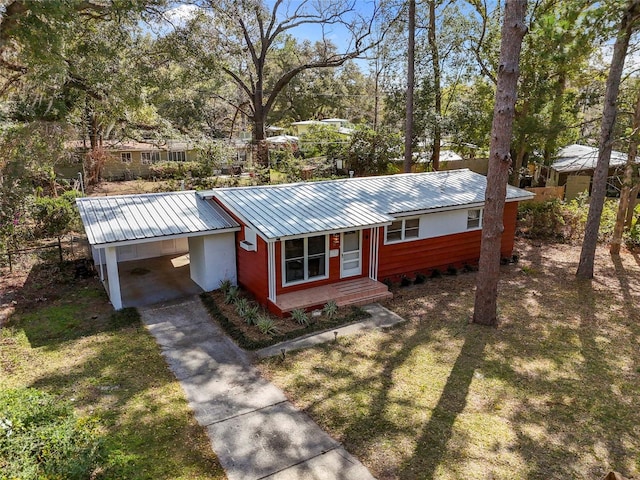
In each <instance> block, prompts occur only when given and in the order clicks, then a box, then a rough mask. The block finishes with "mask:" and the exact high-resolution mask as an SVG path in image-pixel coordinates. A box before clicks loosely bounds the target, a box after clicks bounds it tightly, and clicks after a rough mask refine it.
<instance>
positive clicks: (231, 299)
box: [224, 286, 240, 305]
mask: <svg viewBox="0 0 640 480" xmlns="http://www.w3.org/2000/svg"><path fill="white" fill-rule="evenodd" d="M238 295H240V289H239V288H238V287H236V286H231V287H229V289H228V290H227V291H226V292H225V294H224V303H226V304H227V305H229V304H231V303H235V301H236V298H238Z"/></svg>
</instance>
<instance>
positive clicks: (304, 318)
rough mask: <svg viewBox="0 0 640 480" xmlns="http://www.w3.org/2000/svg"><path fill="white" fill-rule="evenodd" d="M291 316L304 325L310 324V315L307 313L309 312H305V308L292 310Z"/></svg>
mask: <svg viewBox="0 0 640 480" xmlns="http://www.w3.org/2000/svg"><path fill="white" fill-rule="evenodd" d="M291 317H292V318H293V319H294V320H295V321H296V322H297V323H298V324H299V325H304V326H305V327H306V326H308V325H309V316H308V315H307V312H305V311H304V310H301V309H299V308H296V309H295V310H292V311H291Z"/></svg>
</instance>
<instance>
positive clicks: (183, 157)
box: [169, 150, 187, 162]
mask: <svg viewBox="0 0 640 480" xmlns="http://www.w3.org/2000/svg"><path fill="white" fill-rule="evenodd" d="M169 161H170V162H186V161H187V152H185V151H184V150H175V151H171V152H169Z"/></svg>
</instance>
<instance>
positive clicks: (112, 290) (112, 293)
mask: <svg viewBox="0 0 640 480" xmlns="http://www.w3.org/2000/svg"><path fill="white" fill-rule="evenodd" d="M104 254H105V255H104V256H105V260H106V262H107V280H108V282H109V299H110V300H111V305H113V308H115V309H116V310H121V309H122V296H121V295H120V275H119V274H118V256H117V254H116V247H106V248H105V249H104Z"/></svg>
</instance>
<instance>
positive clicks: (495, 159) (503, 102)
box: [473, 0, 527, 325]
mask: <svg viewBox="0 0 640 480" xmlns="http://www.w3.org/2000/svg"><path fill="white" fill-rule="evenodd" d="M526 10H527V0H509V1H507V2H505V8H504V23H503V24H502V40H501V42H500V65H499V67H498V84H497V89H496V100H495V106H494V109H493V123H492V125H491V145H490V149H489V171H488V173H487V190H486V192H485V206H484V218H483V225H482V243H481V247H480V265H479V270H478V276H477V283H476V296H475V304H474V308H473V322H474V323H480V324H482V325H496V324H497V322H498V316H497V303H498V278H499V273H500V243H501V239H502V232H503V231H504V225H503V217H504V203H505V198H506V195H507V180H508V179H509V168H510V167H511V156H510V154H509V147H510V145H511V135H512V132H513V118H514V114H515V112H514V110H515V104H516V98H517V92H518V74H519V61H520V50H521V48H522V38H523V37H524V34H525V32H526V31H527V28H526V26H525V24H524V19H525V13H526Z"/></svg>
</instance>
